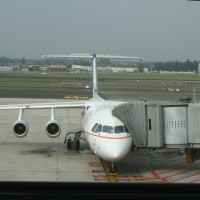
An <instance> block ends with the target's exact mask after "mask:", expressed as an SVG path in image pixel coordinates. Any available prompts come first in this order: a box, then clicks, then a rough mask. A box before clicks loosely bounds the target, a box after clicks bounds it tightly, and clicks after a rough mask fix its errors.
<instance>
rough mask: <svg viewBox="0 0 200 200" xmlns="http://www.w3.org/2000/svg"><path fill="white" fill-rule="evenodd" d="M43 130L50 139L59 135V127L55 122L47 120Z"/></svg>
mask: <svg viewBox="0 0 200 200" xmlns="http://www.w3.org/2000/svg"><path fill="white" fill-rule="evenodd" d="M45 129H46V133H47V135H48V136H49V137H50V138H55V137H58V136H59V135H60V131H61V127H60V124H59V123H58V121H57V120H49V121H48V122H47V124H46V128H45Z"/></svg>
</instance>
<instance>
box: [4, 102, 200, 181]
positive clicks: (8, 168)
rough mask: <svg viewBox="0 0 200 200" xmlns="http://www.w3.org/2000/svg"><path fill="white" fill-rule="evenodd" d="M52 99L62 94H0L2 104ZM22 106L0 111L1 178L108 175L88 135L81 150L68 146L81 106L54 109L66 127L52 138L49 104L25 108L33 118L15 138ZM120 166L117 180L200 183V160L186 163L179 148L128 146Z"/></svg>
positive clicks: (83, 178) (85, 178)
mask: <svg viewBox="0 0 200 200" xmlns="http://www.w3.org/2000/svg"><path fill="white" fill-rule="evenodd" d="M54 101H57V102H58V101H63V99H28V98H26V99H19V98H17V99H16V98H1V99H0V104H13V103H33V102H37V103H38V102H41V103H42V102H54ZM64 101H65V100H64ZM18 112H19V111H18V110H15V111H13V110H12V111H11V110H4V111H1V112H0V127H1V130H0V149H1V150H0V181H44V182H45V181H46V182H108V181H109V180H108V179H107V177H106V174H105V171H103V167H102V165H101V162H100V160H99V158H98V157H97V156H96V155H94V154H93V153H92V152H91V150H90V148H89V147H88V145H87V143H85V142H84V140H81V148H80V150H79V151H70V150H67V148H66V144H64V137H65V133H66V131H69V130H72V129H76V128H80V110H79V109H64V110H63V109H57V110H56V117H57V118H58V119H59V121H60V122H61V126H62V131H61V135H60V136H59V137H58V138H55V139H52V138H49V137H48V136H47V135H46V133H45V130H44V126H45V123H46V122H47V121H48V120H49V118H50V110H26V111H25V115H24V118H25V119H26V120H28V122H29V127H30V128H29V132H28V135H27V136H26V137H24V138H16V137H15V136H14V134H13V133H12V124H13V122H14V121H15V120H16V119H17V116H18ZM83 137H84V136H83ZM94 163H96V164H94ZM97 163H98V164H97ZM118 169H119V174H118V176H117V177H115V180H114V181H115V182H131V183H200V168H199V161H196V162H195V163H193V164H189V163H186V161H185V155H184V153H182V154H180V152H178V150H177V149H172V150H165V149H158V150H156V151H152V150H149V149H140V150H134V151H130V153H129V154H128V156H127V157H126V158H125V159H124V160H122V161H120V162H119V163H118Z"/></svg>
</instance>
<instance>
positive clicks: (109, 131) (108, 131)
mask: <svg viewBox="0 0 200 200" xmlns="http://www.w3.org/2000/svg"><path fill="white" fill-rule="evenodd" d="M103 132H106V133H113V132H114V131H113V127H112V126H103Z"/></svg>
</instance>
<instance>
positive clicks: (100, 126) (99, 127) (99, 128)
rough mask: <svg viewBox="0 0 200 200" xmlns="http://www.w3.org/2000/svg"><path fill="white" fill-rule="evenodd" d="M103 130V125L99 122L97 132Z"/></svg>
mask: <svg viewBox="0 0 200 200" xmlns="http://www.w3.org/2000/svg"><path fill="white" fill-rule="evenodd" d="M101 131H102V125H101V124H99V126H98V127H97V129H96V131H95V133H99V132H101Z"/></svg>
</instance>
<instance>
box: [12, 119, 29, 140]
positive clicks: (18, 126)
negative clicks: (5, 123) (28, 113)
mask: <svg viewBox="0 0 200 200" xmlns="http://www.w3.org/2000/svg"><path fill="white" fill-rule="evenodd" d="M13 133H14V135H15V136H16V137H19V138H23V137H25V136H26V135H27V133H28V122H27V121H26V120H17V121H16V122H15V123H14V124H13Z"/></svg>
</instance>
